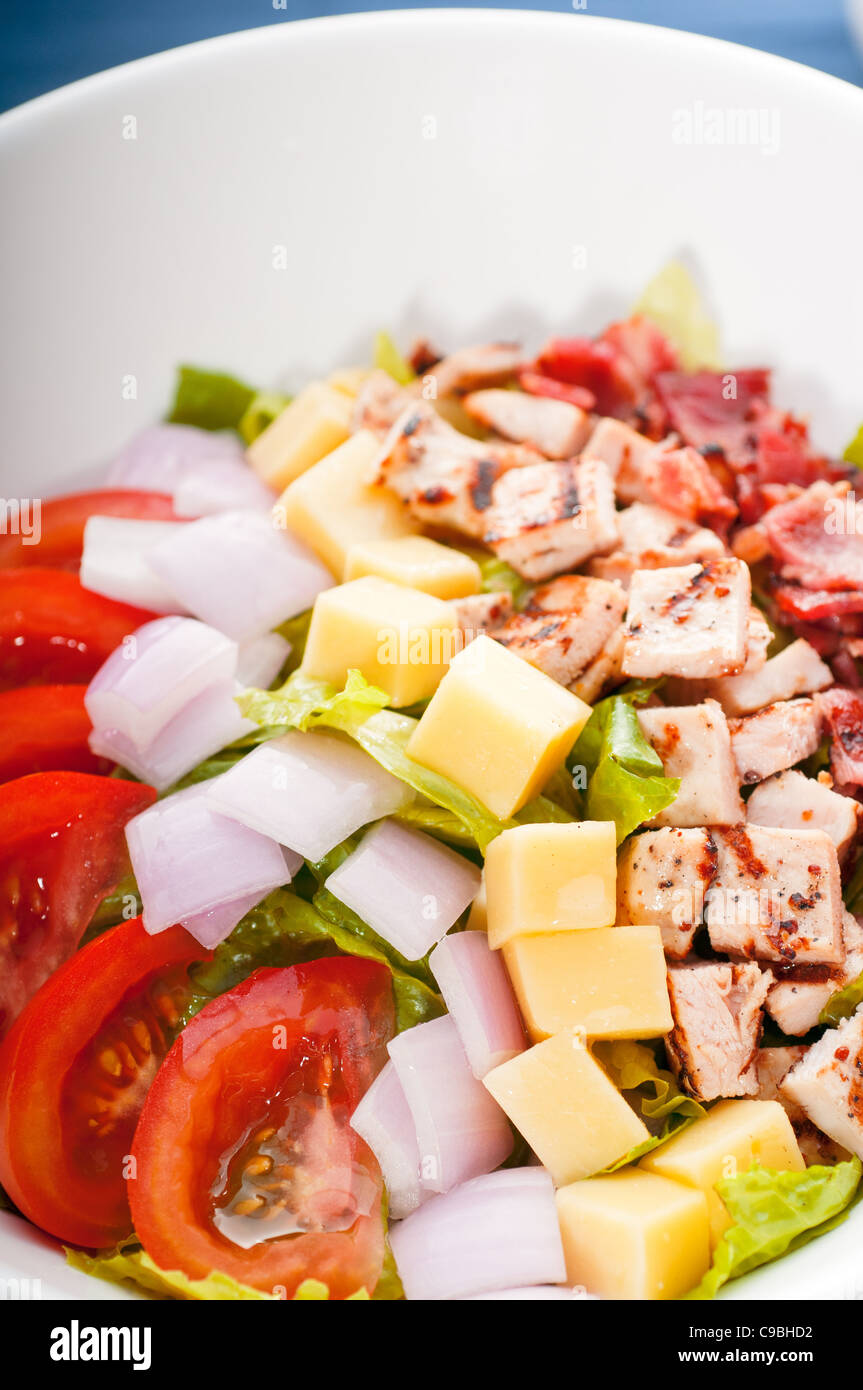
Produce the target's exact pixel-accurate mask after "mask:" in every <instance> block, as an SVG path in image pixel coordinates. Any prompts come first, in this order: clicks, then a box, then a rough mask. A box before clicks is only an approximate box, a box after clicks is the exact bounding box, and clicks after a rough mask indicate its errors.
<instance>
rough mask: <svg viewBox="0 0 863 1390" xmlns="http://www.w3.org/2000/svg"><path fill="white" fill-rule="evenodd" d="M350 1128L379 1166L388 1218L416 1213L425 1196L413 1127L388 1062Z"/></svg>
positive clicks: (395, 1075) (356, 1111)
mask: <svg viewBox="0 0 863 1390" xmlns="http://www.w3.org/2000/svg"><path fill="white" fill-rule="evenodd" d="M351 1126H352V1127H353V1129H355V1130H356V1132H357V1134H358V1135H359V1136H360V1138H361V1139H364V1140H365V1141H366V1143H367V1144H368V1146H369V1148H370V1149H371V1151H372V1153H373V1154H374V1156H375V1158H376V1159H377V1161H378V1163H379V1164H380V1167H381V1173H382V1174H383V1179H384V1186H385V1188H386V1190H387V1200H388V1202H389V1214H390V1216H391V1217H392V1219H393V1220H394V1221H399V1220H400V1219H401V1218H402V1217H403V1216H408V1215H409V1214H410V1213H411V1212H412V1211H416V1209H417V1207H418V1206H419V1205H420V1203H421V1202H423V1201H425V1199H426V1197H427V1196H428V1193H427V1192H424V1191H423V1190H422V1188H421V1186H420V1175H419V1170H420V1151H419V1147H418V1145H417V1131H416V1125H415V1124H414V1119H413V1115H412V1114H411V1111H410V1106H409V1105H408V1103H407V1100H406V1099H405V1093H404V1091H403V1089H402V1083H401V1082H400V1081H399V1078H398V1073H397V1072H396V1069H395V1066H394V1065H393V1063H392V1062H387V1064H386V1066H385V1067H384V1068H383V1071H380V1072H379V1073H378V1075H377V1076H376V1077H375V1080H374V1081H373V1082H372V1084H371V1086H370V1087H369V1089H368V1090H367V1091H366V1093H365V1095H364V1096H363V1098H362V1100H361V1101H360V1103H359V1105H358V1106H357V1108H356V1110H355V1111H354V1113H353V1115H352V1116H351Z"/></svg>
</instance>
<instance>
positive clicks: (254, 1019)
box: [128, 956, 394, 1298]
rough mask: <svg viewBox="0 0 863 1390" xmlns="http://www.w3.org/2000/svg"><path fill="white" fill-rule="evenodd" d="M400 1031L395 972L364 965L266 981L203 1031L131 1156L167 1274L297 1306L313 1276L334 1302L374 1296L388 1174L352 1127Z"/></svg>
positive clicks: (192, 1027) (201, 1022) (162, 1078)
mask: <svg viewBox="0 0 863 1390" xmlns="http://www.w3.org/2000/svg"><path fill="white" fill-rule="evenodd" d="M393 1027H394V1019H393V1000H392V984H391V976H390V972H389V971H388V970H387V968H386V967H385V966H382V965H379V964H378V963H377V962H375V961H369V960H361V959H359V958H357V957H354V956H345V957H328V958H326V959H322V960H315V961H311V962H309V963H308V964H305V965H293V966H290V967H288V968H287V969H284V970H258V971H256V972H255V973H254V974H253V975H250V976H249V978H248V979H247V980H245V981H244V982H243V983H242V984H240V985H237V986H236V988H235V989H232V990H230V991H229V992H228V993H227V994H223V995H222V996H221V997H220V998H218V999H215V1000H213V1002H212V1003H210V1004H207V1005H206V1007H205V1008H204V1009H202V1010H201V1012H200V1013H199V1014H198V1015H197V1017H195V1018H193V1019H192V1021H191V1023H190V1024H189V1025H188V1027H187V1028H186V1029H185V1031H184V1032H183V1034H182V1037H181V1038H180V1039H179V1040H178V1041H177V1043H176V1044H175V1045H174V1047H173V1048H172V1049H171V1051H170V1052H169V1053H168V1056H167V1057H166V1059H165V1061H164V1063H163V1065H162V1067H161V1069H160V1071H159V1073H158V1075H157V1077H156V1080H155V1082H154V1083H153V1086H152V1088H151V1090H150V1092H149V1095H148V1096H147V1100H146V1102H145V1105H144V1109H143V1110H142V1112H141V1119H140V1121H139V1123H138V1129H137V1131H136V1133H135V1140H134V1143H133V1145H132V1157H133V1159H134V1166H135V1170H136V1172H137V1177H136V1179H135V1180H134V1181H131V1180H130V1182H129V1184H128V1186H129V1201H130V1204H131V1208H132V1217H133V1220H134V1225H135V1230H136V1231H137V1232H138V1235H139V1236H140V1238H141V1240H142V1242H143V1244H144V1248H145V1249H146V1250H147V1252H148V1253H149V1255H150V1256H151V1257H152V1258H153V1259H154V1260H155V1261H156V1263H157V1264H158V1265H161V1266H162V1268H163V1269H180V1270H183V1271H184V1272H185V1273H186V1274H188V1275H189V1276H190V1277H191V1278H193V1279H200V1278H203V1277H204V1276H205V1275H207V1274H209V1273H210V1272H211V1271H212V1270H214V1269H215V1270H222V1271H224V1272H225V1273H226V1274H229V1275H231V1276H232V1277H233V1278H234V1279H238V1280H240V1281H242V1282H243V1283H245V1284H250V1285H251V1286H252V1287H254V1288H258V1289H263V1290H265V1291H267V1292H278V1293H280V1294H281V1295H282V1297H285V1298H291V1297H292V1296H293V1294H294V1293H295V1292H296V1289H297V1288H298V1286H299V1285H300V1284H301V1283H302V1282H303V1280H304V1279H309V1278H312V1279H320V1280H321V1281H322V1282H323V1283H325V1284H326V1285H327V1286H328V1288H329V1290H330V1297H331V1298H346V1297H347V1296H348V1295H349V1294H351V1293H355V1292H356V1291H357V1290H359V1289H361V1288H365V1289H367V1290H368V1291H369V1293H371V1292H372V1291H373V1289H374V1287H375V1285H376V1283H377V1281H378V1279H379V1277H380V1273H381V1268H382V1264H383V1257H384V1231H383V1220H382V1214H381V1193H382V1183H381V1175H380V1169H379V1168H378V1165H377V1162H376V1160H375V1158H374V1156H373V1154H372V1153H371V1151H370V1150H369V1149H368V1148H367V1147H366V1145H365V1144H364V1143H363V1141H362V1140H361V1139H360V1137H359V1135H357V1134H355V1133H354V1131H353V1130H352V1129H351V1128H350V1125H349V1119H350V1116H351V1114H352V1113H353V1110H354V1107H355V1106H356V1104H357V1101H358V1100H359V1099H360V1097H361V1096H362V1095H363V1093H364V1092H365V1091H366V1089H367V1088H368V1086H369V1084H370V1083H371V1081H372V1080H373V1079H374V1077H375V1076H376V1074H377V1072H378V1071H379V1070H380V1068H381V1067H382V1066H383V1064H384V1062H385V1061H386V1055H387V1054H386V1044H387V1041H388V1040H389V1038H391V1037H392V1034H393Z"/></svg>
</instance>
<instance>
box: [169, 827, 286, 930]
mask: <svg viewBox="0 0 863 1390" xmlns="http://www.w3.org/2000/svg"><path fill="white" fill-rule="evenodd" d="M282 853H283V854H284V859H285V868H286V870H287V878H286V879H285V882H286V883H290V881H291V879H292V878H293V876H294V874H295V873H296V872H297V870H298V869H299V868H300V867H301V866H302V863H303V861H302V858H301V856H300V855H299V854H294V852H293V850H289V849H286V850H283V851H282ZM266 896H267V894H266V893H260V892H257V891H256V892H254V893H247V894H246V895H245V896H244V897H241V898H236V899H235V900H234V902H230V903H222V905H221V906H220V907H213V908H211V909H210V911H209V912H199V913H196V915H195V916H194V917H187V918H186V920H185V921H184V922H183V926H184V927H185V928H186V931H187V932H188V933H189V935H190V936H193V937H194V938H195V940H196V941H200V943H201V945H202V946H206V947H208V948H212V947H213V946H218V945H219V943H220V942H221V941H224V940H225V939H226V937H229V936H230V935H231V932H232V931H233V930H234V927H235V926H236V925H237V923H238V922H241V921H242V920H243V918H244V917H245V915H246V913H247V912H251V910H252V908H253V907H257V906H258V903H260V902H262V901H263V899H264V898H265V897H266Z"/></svg>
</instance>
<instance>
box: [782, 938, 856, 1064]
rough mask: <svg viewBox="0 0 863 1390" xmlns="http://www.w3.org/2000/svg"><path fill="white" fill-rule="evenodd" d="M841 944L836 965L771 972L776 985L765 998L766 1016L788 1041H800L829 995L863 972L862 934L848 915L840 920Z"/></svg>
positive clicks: (793, 966)
mask: <svg viewBox="0 0 863 1390" xmlns="http://www.w3.org/2000/svg"><path fill="white" fill-rule="evenodd" d="M842 944H843V958H842V961H841V963H840V964H839V965H792V966H790V967H789V968H788V969H787V970H781V969H779V968H776V967H773V968H772V974H773V975H774V977H775V980H776V983H775V984H773V985H771V987H770V993H769V994H768V996H767V1012H768V1013H769V1014H770V1017H771V1018H772V1019H773V1020H774V1021H775V1022H776V1023H778V1025H779V1027H780V1028H781V1029H782V1031H783V1033H787V1034H788V1036H789V1037H792V1038H795V1037H802V1036H803V1034H804V1033H808V1032H809V1029H810V1028H814V1027H815V1025H816V1023H817V1022H818V1019H819V1016H820V1014H821V1010H822V1009H823V1008H824V1005H825V1004H826V1003H827V1001H828V999H829V998H830V996H831V994H833V993H835V991H836V990H837V989H843V988H844V987H845V985H847V984H850V983H851V981H852V980H856V978H857V976H858V975H859V974H860V972H861V970H863V931H861V929H860V925H859V923H858V921H857V918H856V917H854V916H852V914H851V913H850V912H848V911H845V912H844V913H843V916H842Z"/></svg>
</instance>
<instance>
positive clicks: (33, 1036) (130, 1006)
mask: <svg viewBox="0 0 863 1390" xmlns="http://www.w3.org/2000/svg"><path fill="white" fill-rule="evenodd" d="M209 954H210V953H209V952H207V951H205V950H204V949H203V948H202V947H201V946H199V945H198V943H197V942H196V941H195V940H194V939H193V938H192V937H191V936H189V934H188V933H187V932H185V931H184V930H183V928H182V927H171V928H170V929H169V930H168V931H165V932H160V933H159V935H158V936H148V935H147V933H146V932H145V931H144V927H143V925H142V922H141V918H140V917H135V918H134V919H133V920H132V921H129V922H121V923H120V924H119V925H118V926H116V927H111V928H110V930H109V931H107V932H105V933H104V935H102V936H99V937H97V938H96V939H95V941H91V942H90V943H89V945H87V946H85V947H83V949H82V950H80V951H78V952H77V953H76V955H74V956H72V958H71V960H67V961H66V963H65V965H61V967H60V969H59V970H57V971H56V972H55V973H54V974H53V975H52V976H51V978H50V980H48V981H46V983H45V984H44V985H43V986H42V988H41V989H40V990H39V992H38V994H36V995H34V997H33V998H32V999H31V1000H30V1003H29V1004H28V1005H27V1007H26V1009H25V1010H24V1012H23V1013H22V1014H21V1016H20V1018H19V1019H18V1020H17V1022H16V1023H15V1025H14V1027H13V1028H12V1030H11V1032H10V1033H9V1035H8V1037H7V1038H6V1040H5V1042H4V1043H3V1045H2V1047H0V1183H2V1185H3V1187H4V1188H5V1189H6V1191H7V1192H8V1193H9V1195H10V1196H11V1198H12V1200H13V1201H14V1202H15V1203H16V1205H17V1206H18V1207H20V1209H21V1211H22V1212H23V1213H24V1215H25V1216H28V1217H29V1218H30V1220H31V1221H35V1223H36V1225H37V1226H41V1228H42V1230H43V1231H47V1232H48V1233H49V1235H52V1236H56V1237H57V1238H58V1239H60V1240H67V1241H71V1242H73V1243H74V1244H76V1245H88V1246H100V1245H110V1244H113V1243H114V1242H116V1241H118V1240H120V1239H121V1238H122V1237H123V1236H125V1235H128V1233H129V1231H130V1230H131V1226H132V1220H131V1216H130V1214H129V1202H128V1198H127V1195H126V1181H125V1180H126V1176H127V1172H126V1171H125V1169H124V1165H125V1164H126V1163H127V1162H128V1157H129V1150H130V1147H131V1143H132V1136H133V1134H134V1131H135V1125H136V1124H137V1121H138V1115H139V1114H140V1110H141V1105H142V1104H143V1101H144V1097H145V1095H146V1094H147V1089H148V1087H149V1085H150V1083H151V1081H152V1080H153V1077H154V1076H155V1075H156V1071H157V1069H158V1066H159V1063H160V1062H161V1060H162V1058H163V1057H164V1056H165V1053H166V1052H167V1051H168V1048H169V1047H170V1045H171V1043H172V1042H173V1040H174V1037H175V1034H176V1029H177V1024H178V1021H179V1016H180V1013H181V1011H182V1009H183V1007H184V1005H185V1003H186V1000H187V998H188V970H187V967H188V966H189V965H190V964H191V963H192V962H193V961H196V960H201V959H204V958H206V957H207V956H208V955H209Z"/></svg>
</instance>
